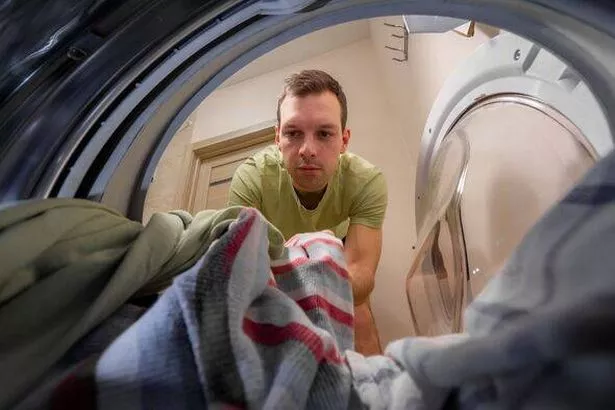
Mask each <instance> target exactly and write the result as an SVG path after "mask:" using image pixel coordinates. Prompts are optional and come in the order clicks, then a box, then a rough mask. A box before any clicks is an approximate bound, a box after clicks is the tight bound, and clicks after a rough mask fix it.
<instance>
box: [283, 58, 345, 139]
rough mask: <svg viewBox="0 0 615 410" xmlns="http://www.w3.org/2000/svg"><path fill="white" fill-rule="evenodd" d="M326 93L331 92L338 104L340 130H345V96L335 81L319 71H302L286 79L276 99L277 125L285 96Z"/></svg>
mask: <svg viewBox="0 0 615 410" xmlns="http://www.w3.org/2000/svg"><path fill="white" fill-rule="evenodd" d="M326 91H330V92H332V93H333V94H334V95H335V96H336V97H337V100H338V101H339V103H340V107H341V109H342V118H341V120H342V130H343V129H345V128H346V121H347V120H348V103H347V102H346V94H344V90H342V86H341V85H340V83H338V82H337V80H336V79H335V78H333V77H331V76H330V75H329V74H327V73H325V72H324V71H321V70H303V71H301V72H299V73H296V74H292V75H291V76H289V77H288V78H286V81H285V86H284V91H283V92H282V95H281V96H280V98H279V99H278V112H277V116H278V124H279V123H280V106H281V105H282V101H284V98H286V96H287V95H294V96H296V97H305V96H306V95H311V94H321V93H324V92H326Z"/></svg>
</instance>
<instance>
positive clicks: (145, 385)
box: [21, 209, 353, 410]
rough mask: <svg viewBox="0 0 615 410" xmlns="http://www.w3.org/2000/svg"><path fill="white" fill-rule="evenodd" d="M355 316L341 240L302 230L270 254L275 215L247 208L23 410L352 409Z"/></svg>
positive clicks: (34, 397)
mask: <svg viewBox="0 0 615 410" xmlns="http://www.w3.org/2000/svg"><path fill="white" fill-rule="evenodd" d="M352 312H353V304H352V292H351V288H350V285H349V281H348V272H347V271H346V269H345V262H344V255H343V249H342V244H341V241H339V240H338V239H336V238H334V237H333V236H331V235H329V234H327V233H315V234H305V235H297V236H295V237H293V238H291V239H290V240H289V241H288V243H287V245H286V251H285V252H284V254H283V256H282V257H281V258H279V259H276V260H273V261H271V259H270V257H269V255H268V240H267V225H266V221H265V220H264V219H263V217H262V216H261V215H260V213H258V211H256V210H254V209H245V210H243V211H242V212H241V213H240V215H239V217H238V218H237V220H236V221H234V222H232V223H231V224H230V225H229V228H228V230H227V231H226V232H225V233H223V234H222V235H221V236H220V237H219V238H218V239H217V240H215V241H214V242H213V243H212V245H211V246H210V248H209V250H208V251H207V252H206V253H205V255H204V256H203V257H202V258H201V259H200V260H199V261H198V262H197V263H196V264H195V265H194V266H193V267H192V268H191V269H189V270H188V271H186V272H184V273H183V274H181V275H180V276H178V277H177V278H176V279H175V281H174V283H173V284H172V286H171V287H170V288H169V289H167V290H166V291H165V292H164V293H163V294H162V296H161V298H160V299H159V300H158V301H157V302H156V303H155V304H154V306H152V307H151V308H150V309H149V310H148V311H147V312H146V313H145V314H143V316H141V317H140V318H139V319H138V320H137V321H136V322H135V323H134V324H133V325H132V326H131V327H129V328H128V329H127V330H126V331H124V332H123V333H121V335H120V336H119V337H118V338H117V339H115V340H114V341H113V343H111V345H110V346H108V347H107V348H106V349H105V350H104V351H103V352H102V354H100V355H91V356H89V357H86V358H84V359H83V360H81V361H79V362H78V363H75V364H74V365H73V366H72V367H71V368H70V369H69V370H68V371H65V372H62V374H61V377H59V378H58V380H56V381H54V382H53V383H47V384H46V385H45V387H43V388H41V389H39V391H38V392H37V393H36V394H35V395H34V396H33V397H30V398H29V399H28V400H26V401H25V402H23V403H22V406H21V408H40V407H44V406H48V405H51V407H52V408H62V409H71V408H74V409H88V408H89V409H94V408H97V409H98V408H99V409H107V408H109V409H114V410H116V409H124V408H130V409H135V408H148V409H157V408H160V409H188V408H207V407H208V406H211V407H212V408H256V409H261V408H272V409H273V408H279V409H297V408H315V409H320V408H331V409H339V408H346V407H347V406H348V403H349V400H350V386H351V380H350V372H349V369H348V366H347V364H346V363H345V360H344V358H343V356H342V352H343V351H344V350H346V349H351V348H352V346H353V341H352V336H353V331H352V330H353V328H352V326H353V313H352Z"/></svg>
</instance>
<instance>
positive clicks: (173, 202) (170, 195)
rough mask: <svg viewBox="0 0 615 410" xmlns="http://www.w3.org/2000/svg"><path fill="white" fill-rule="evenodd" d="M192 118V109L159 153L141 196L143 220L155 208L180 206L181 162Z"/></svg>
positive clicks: (181, 186)
mask: <svg viewBox="0 0 615 410" xmlns="http://www.w3.org/2000/svg"><path fill="white" fill-rule="evenodd" d="M194 118H195V113H192V114H190V115H189V116H188V118H187V119H186V121H184V123H183V124H182V125H181V126H180V128H179V130H178V131H177V133H176V134H175V135H174V136H173V138H172V139H171V141H170V142H169V145H167V148H166V149H165V150H164V152H163V154H162V156H161V157H160V161H159V162H158V166H156V170H155V171H154V175H153V179H152V183H151V184H150V186H149V189H148V190H147V195H146V197H145V205H144V208H143V222H144V223H147V221H149V219H150V218H151V216H152V214H154V213H155V212H158V211H170V210H174V209H178V208H179V207H180V203H181V199H180V195H181V189H182V188H183V179H184V175H183V173H184V171H185V168H184V167H183V165H184V164H185V162H186V161H189V160H190V157H188V155H189V154H190V152H189V149H190V145H191V143H190V141H191V140H192V132H193V128H194Z"/></svg>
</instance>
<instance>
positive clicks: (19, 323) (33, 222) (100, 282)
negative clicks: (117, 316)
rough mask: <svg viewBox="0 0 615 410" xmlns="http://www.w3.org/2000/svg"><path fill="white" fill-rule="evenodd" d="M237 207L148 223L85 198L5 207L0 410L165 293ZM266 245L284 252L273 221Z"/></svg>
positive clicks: (1, 220) (0, 254)
mask: <svg viewBox="0 0 615 410" xmlns="http://www.w3.org/2000/svg"><path fill="white" fill-rule="evenodd" d="M241 209H242V208H241V207H231V208H226V209H223V210H219V211H213V210H210V211H202V212H200V213H198V214H196V215H195V216H194V217H192V216H191V215H190V214H188V213H186V212H183V211H174V212H167V213H158V214H155V215H154V216H153V217H152V218H151V220H150V221H149V222H148V224H147V226H145V227H144V226H143V225H142V224H140V223H137V222H134V221H131V220H129V219H127V218H126V217H124V216H122V215H121V214H119V213H118V212H116V211H114V210H112V209H109V208H107V207H105V206H104V205H101V204H98V203H95V202H90V201H86V200H79V199H45V200H34V201H28V202H24V203H22V204H19V205H15V206H13V207H10V208H8V209H4V210H2V211H0V263H1V266H0V329H2V331H0V385H1V386H2V389H0V390H1V391H0V408H4V407H5V406H6V405H7V403H10V402H11V401H12V400H13V399H15V398H16V397H17V396H19V395H21V394H23V393H24V389H25V388H27V386H29V385H30V383H32V382H34V381H36V380H37V379H38V378H39V377H41V376H42V375H43V374H44V373H45V371H47V370H49V369H50V368H51V366H53V364H54V363H56V362H57V361H58V360H59V359H60V358H61V357H62V356H63V355H64V354H65V353H66V352H67V350H68V349H69V348H70V347H71V346H72V345H73V344H74V343H75V342H76V341H77V340H79V339H80V338H81V337H82V336H84V335H85V334H86V333H87V332H88V331H90V330H92V329H93V328H94V327H95V326H96V325H98V324H100V323H101V322H102V321H103V320H104V319H105V318H107V317H108V316H109V315H110V314H112V313H113V312H114V311H115V310H116V309H117V308H119V307H120V306H121V305H122V304H124V303H125V302H126V301H128V300H129V299H130V298H131V297H133V296H142V295H148V294H154V293H157V292H160V291H162V290H164V288H165V287H166V286H168V285H169V284H170V283H171V281H172V280H173V278H174V277H175V276H176V275H177V274H179V273H181V272H183V271H184V270H186V269H188V268H190V267H191V266H192V265H193V264H194V263H195V262H196V261H197V260H198V259H199V258H200V257H201V256H202V255H203V254H204V253H205V251H206V250H207V249H208V247H209V246H210V244H211V243H212V242H213V241H214V240H215V239H216V238H217V237H218V236H219V235H220V233H222V232H223V231H225V230H226V229H227V227H228V226H229V224H231V223H232V222H233V221H234V220H235V219H236V218H237V216H238V215H239V212H240V211H241ZM269 241H270V246H269V252H270V255H271V256H272V257H274V258H278V257H280V256H281V254H282V252H283V251H284V246H283V237H282V234H281V233H280V232H279V231H278V230H277V229H276V228H274V227H273V225H270V226H269ZM17 373H18V374H19V377H14V375H15V374H17Z"/></svg>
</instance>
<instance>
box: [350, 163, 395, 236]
mask: <svg viewBox="0 0 615 410" xmlns="http://www.w3.org/2000/svg"><path fill="white" fill-rule="evenodd" d="M387 203H388V191H387V183H386V179H385V178H384V175H383V174H382V173H381V172H379V173H378V174H376V176H374V177H373V178H372V179H371V180H370V181H369V182H368V183H367V184H366V185H365V187H364V188H363V189H362V190H361V191H360V192H359V194H358V195H357V196H356V198H355V200H354V201H353V204H352V206H351V208H350V224H359V225H365V226H368V227H370V228H380V227H381V226H382V223H383V222H384V215H385V213H386V209H387Z"/></svg>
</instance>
